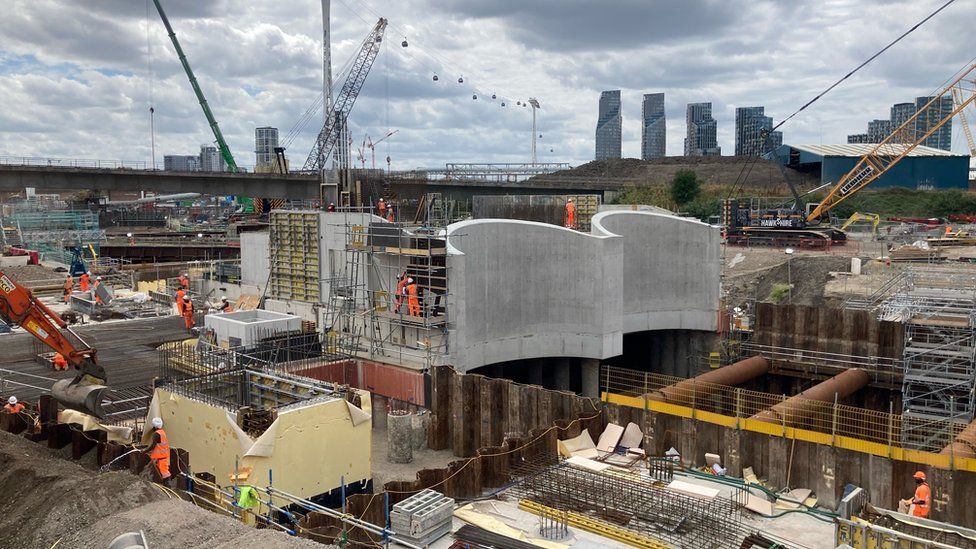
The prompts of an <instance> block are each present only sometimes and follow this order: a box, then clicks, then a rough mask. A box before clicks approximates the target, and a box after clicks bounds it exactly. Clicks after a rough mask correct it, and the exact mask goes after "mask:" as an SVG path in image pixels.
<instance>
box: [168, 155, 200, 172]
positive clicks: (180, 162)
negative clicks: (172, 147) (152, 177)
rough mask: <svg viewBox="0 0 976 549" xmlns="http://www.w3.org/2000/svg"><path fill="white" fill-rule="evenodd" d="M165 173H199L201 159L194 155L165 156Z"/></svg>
mask: <svg viewBox="0 0 976 549" xmlns="http://www.w3.org/2000/svg"><path fill="white" fill-rule="evenodd" d="M163 171H167V172H198V171H200V157H199V156H196V155H192V154H167V155H165V156H163Z"/></svg>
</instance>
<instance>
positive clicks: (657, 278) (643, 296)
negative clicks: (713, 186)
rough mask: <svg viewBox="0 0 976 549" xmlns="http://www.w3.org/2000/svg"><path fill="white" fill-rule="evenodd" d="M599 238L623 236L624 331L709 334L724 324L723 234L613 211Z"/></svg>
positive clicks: (685, 222) (598, 219)
mask: <svg viewBox="0 0 976 549" xmlns="http://www.w3.org/2000/svg"><path fill="white" fill-rule="evenodd" d="M591 224H592V227H593V228H592V231H593V234H595V235H620V236H622V237H623V273H624V278H623V331H624V332H625V333H632V332H643V331H647V330H671V329H684V330H704V331H715V330H716V329H717V323H718V301H719V285H720V280H719V275H720V271H721V256H720V254H721V247H720V235H719V229H718V228H717V227H713V226H711V225H708V224H705V223H702V222H700V221H696V220H693V219H687V218H684V217H676V216H673V215H665V214H659V213H650V212H634V211H609V212H601V213H598V214H597V215H595V216H593V219H592V221H591Z"/></svg>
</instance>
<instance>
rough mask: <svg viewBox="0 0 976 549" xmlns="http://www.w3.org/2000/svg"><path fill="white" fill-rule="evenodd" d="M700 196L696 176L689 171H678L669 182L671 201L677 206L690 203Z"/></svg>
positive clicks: (699, 184) (699, 187)
mask: <svg viewBox="0 0 976 549" xmlns="http://www.w3.org/2000/svg"><path fill="white" fill-rule="evenodd" d="M700 194H701V183H700V182H699V181H698V175H696V174H695V172H693V171H691V170H678V172H677V173H675V174H674V180H672V181H671V200H673V201H674V203H675V204H677V205H678V206H684V205H685V204H687V203H689V202H692V201H693V200H695V199H696V198H698V195H700Z"/></svg>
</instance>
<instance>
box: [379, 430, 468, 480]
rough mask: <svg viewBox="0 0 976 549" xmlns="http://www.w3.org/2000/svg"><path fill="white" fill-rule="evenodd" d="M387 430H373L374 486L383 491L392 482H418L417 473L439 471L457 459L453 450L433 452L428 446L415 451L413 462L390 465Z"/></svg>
mask: <svg viewBox="0 0 976 549" xmlns="http://www.w3.org/2000/svg"><path fill="white" fill-rule="evenodd" d="M386 437H387V431H386V429H373V444H372V451H373V486H375V487H376V488H375V489H376V490H381V489H382V488H383V484H385V483H387V482H389V481H391V480H407V481H409V480H416V478H417V471H419V470H421V469H438V468H441V467H447V464H449V463H451V462H452V461H454V460H456V459H463V458H459V457H455V456H454V453H453V452H451V450H431V449H430V448H427V447H426V445H425V446H424V447H423V448H422V449H420V450H417V449H416V448H414V450H413V461H412V462H410V463H390V461H389V460H387V458H386V456H387V454H388V453H389V446H388V444H387V440H386Z"/></svg>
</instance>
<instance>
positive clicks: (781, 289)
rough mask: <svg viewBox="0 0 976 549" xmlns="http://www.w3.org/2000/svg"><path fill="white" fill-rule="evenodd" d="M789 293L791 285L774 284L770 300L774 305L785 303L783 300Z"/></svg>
mask: <svg viewBox="0 0 976 549" xmlns="http://www.w3.org/2000/svg"><path fill="white" fill-rule="evenodd" d="M789 293H790V285H789V284H773V289H772V291H771V292H769V299H770V300H772V302H773V303H779V302H780V301H783V299H784V298H785V297H786V296H787V295H789Z"/></svg>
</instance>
